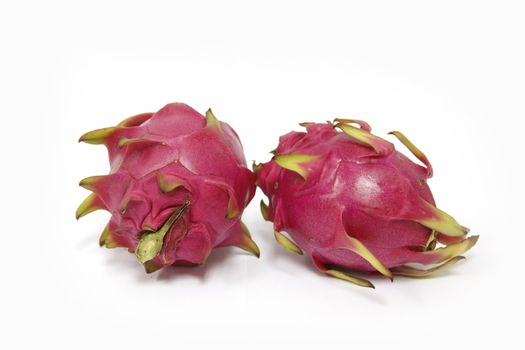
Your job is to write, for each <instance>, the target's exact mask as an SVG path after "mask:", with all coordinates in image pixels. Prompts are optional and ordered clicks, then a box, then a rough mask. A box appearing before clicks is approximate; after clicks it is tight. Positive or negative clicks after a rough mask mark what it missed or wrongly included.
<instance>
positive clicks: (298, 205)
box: [254, 119, 478, 288]
mask: <svg viewBox="0 0 525 350" xmlns="http://www.w3.org/2000/svg"><path fill="white" fill-rule="evenodd" d="M301 125H302V126H305V127H306V131H307V132H306V133H305V132H291V133H288V134H286V135H284V136H282V137H281V138H280V140H279V146H278V147H277V149H276V150H275V151H273V152H272V153H274V157H273V158H272V160H271V161H270V162H268V163H266V164H262V165H254V170H255V172H256V175H257V183H258V186H259V187H260V188H261V189H262V190H263V192H264V193H265V194H266V196H268V198H269V205H268V206H267V205H266V204H265V203H264V201H261V211H262V214H263V217H264V218H265V219H266V220H269V221H273V225H274V230H275V238H276V240H277V242H278V243H279V244H280V245H281V246H283V247H284V248H285V249H287V250H289V251H290V252H293V253H297V254H302V253H303V251H304V252H305V253H306V254H308V256H310V258H311V259H312V261H313V263H314V265H315V266H316V267H317V269H319V270H320V271H321V272H324V273H326V274H328V275H331V276H333V277H337V278H340V279H343V280H346V281H348V282H352V283H355V284H357V285H360V286H365V287H372V288H373V284H372V283H371V282H370V281H368V280H366V279H363V278H361V277H358V276H354V275H352V274H350V273H349V272H348V270H354V271H360V272H364V273H372V272H379V273H381V274H383V275H385V276H387V277H388V278H390V279H392V278H393V275H404V276H410V277H423V276H428V275H429V274H431V273H434V272H437V271H440V270H442V269H444V268H446V267H449V266H451V265H453V264H454V263H456V262H457V261H459V260H461V259H463V257H462V256H460V255H461V254H463V253H464V252H466V251H467V250H469V249H470V248H471V247H472V246H473V245H474V244H476V241H477V239H478V237H477V236H472V237H469V238H466V235H467V233H468V231H469V230H468V229H467V228H465V227H463V226H461V225H460V224H458V222H457V221H456V220H455V219H454V218H452V217H451V216H450V215H448V214H447V213H445V212H443V211H442V210H440V209H438V208H436V206H435V201H434V198H433V196H432V193H431V192H430V189H429V187H428V185H427V179H428V178H430V177H431V176H432V167H431V165H430V162H429V161H428V159H427V157H426V156H425V155H424V154H423V153H422V152H421V151H420V150H419V149H418V148H417V147H416V146H414V144H412V143H411V142H410V141H409V140H408V139H407V138H406V137H405V136H404V135H403V134H402V133H400V132H397V131H395V132H392V133H391V134H393V135H394V136H396V137H397V138H398V139H399V140H400V141H401V142H402V143H403V144H404V145H405V146H406V147H407V148H408V149H409V150H410V151H411V152H412V153H413V154H414V155H415V156H416V157H417V158H418V159H419V160H420V161H421V162H422V163H424V165H425V167H422V166H420V165H417V164H414V163H413V162H412V161H410V160H409V159H408V158H407V157H405V156H404V155H403V154H401V153H400V152H398V151H396V150H395V148H394V145H393V144H392V143H390V142H388V141H386V140H384V139H382V138H379V137H377V136H374V135H373V134H372V133H371V128H370V126H369V125H368V124H367V123H365V122H364V121H360V120H349V119H336V120H335V121H334V122H333V123H330V122H328V123H325V124H316V123H303V124H301ZM337 129H340V130H341V131H342V132H340V131H338V130H337ZM282 231H286V232H287V233H288V235H289V237H287V236H285V235H284V234H283V233H282ZM437 243H441V244H443V245H444V246H443V247H439V248H438V247H437ZM408 263H419V264H423V265H437V264H441V265H438V266H436V267H433V268H430V269H426V270H425V269H423V270H421V269H417V268H415V267H413V266H408V265H406V264H408Z"/></svg>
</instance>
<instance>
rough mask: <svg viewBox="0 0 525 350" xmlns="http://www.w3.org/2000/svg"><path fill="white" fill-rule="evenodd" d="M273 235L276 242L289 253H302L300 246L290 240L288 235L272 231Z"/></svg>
mask: <svg viewBox="0 0 525 350" xmlns="http://www.w3.org/2000/svg"><path fill="white" fill-rule="evenodd" d="M274 236H275V240H276V241H277V243H279V245H280V246H281V247H283V248H284V249H286V250H287V251H289V252H290V253H294V254H299V255H303V251H302V250H301V248H299V246H298V245H297V244H295V243H294V242H292V240H291V239H289V238H288V237H286V236H284V235H283V234H282V233H281V232H279V231H274Z"/></svg>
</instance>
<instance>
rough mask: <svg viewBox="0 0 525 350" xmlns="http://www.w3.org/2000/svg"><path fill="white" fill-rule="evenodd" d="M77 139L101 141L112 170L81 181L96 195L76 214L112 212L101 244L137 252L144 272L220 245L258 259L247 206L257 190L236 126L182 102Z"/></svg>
mask: <svg viewBox="0 0 525 350" xmlns="http://www.w3.org/2000/svg"><path fill="white" fill-rule="evenodd" d="M79 141H83V142H86V143H90V144H104V145H105V146H106V147H107V149H108V153H109V163H110V169H111V170H110V174H109V175H104V176H94V177H89V178H86V179H84V180H82V181H81V182H80V186H82V187H84V188H86V189H88V190H90V191H92V192H93V193H92V194H91V195H90V196H88V198H86V200H84V202H83V203H82V204H81V205H80V207H79V208H78V209H77V218H79V217H81V216H84V215H86V214H88V213H90V212H92V211H94V210H97V209H105V210H107V211H109V212H110V213H111V219H110V221H109V223H108V225H107V226H106V228H105V229H104V232H103V233H102V235H101V237H100V245H101V246H102V245H105V246H106V247H108V248H114V247H124V248H127V249H128V250H129V251H130V252H135V254H136V255H137V258H138V260H139V261H140V262H141V263H143V264H144V266H145V268H146V271H147V272H152V271H156V270H158V269H160V268H162V267H164V266H167V265H199V264H202V263H204V262H205V261H206V259H207V257H208V256H209V254H210V253H211V250H212V249H213V248H215V247H225V246H237V247H240V248H241V249H244V250H247V251H249V252H251V253H253V254H254V255H256V256H259V249H258V247H257V245H256V244H255V243H254V242H253V240H252V239H251V237H250V234H249V232H248V230H247V228H246V226H245V225H244V224H243V223H242V222H241V215H242V212H243V210H244V208H245V207H246V206H247V205H248V203H249V202H250V201H251V199H252V198H253V195H254V193H255V176H254V174H253V173H252V172H251V171H250V170H249V169H248V168H247V166H246V160H245V158H244V153H243V149H242V145H241V142H240V140H239V137H238V136H237V134H236V133H235V131H234V130H233V129H232V128H231V127H230V126H229V125H228V124H226V123H224V122H220V121H218V120H217V119H216V118H215V116H214V115H213V113H212V111H211V110H208V111H207V112H206V117H204V116H202V115H201V114H199V113H198V112H197V111H195V110H194V109H192V108H191V107H189V106H187V105H185V104H182V103H172V104H168V105H166V106H165V107H164V108H162V109H161V110H159V111H158V112H157V113H143V114H139V115H136V116H133V117H130V118H128V119H126V120H124V121H122V122H121V123H119V124H118V125H117V126H116V127H111V128H104V129H98V130H94V131H91V132H88V133H86V134H84V135H82V136H81V137H80V140H79Z"/></svg>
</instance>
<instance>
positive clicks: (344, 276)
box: [312, 256, 375, 289]
mask: <svg viewBox="0 0 525 350" xmlns="http://www.w3.org/2000/svg"><path fill="white" fill-rule="evenodd" d="M312 261H313V263H314V266H315V267H317V269H318V270H319V271H320V272H322V273H326V274H327V275H329V276H332V277H335V278H338V279H341V280H343V281H346V282H350V283H352V284H355V285H358V286H360V287H366V288H372V289H374V288H375V287H374V285H373V284H372V282H370V281H369V280H366V279H364V278H360V277H357V276H353V275H351V274H349V273H345V272H342V271H339V270H336V269H331V268H328V267H326V265H325V264H323V263H322V262H321V261H320V260H319V259H317V258H316V257H315V256H312Z"/></svg>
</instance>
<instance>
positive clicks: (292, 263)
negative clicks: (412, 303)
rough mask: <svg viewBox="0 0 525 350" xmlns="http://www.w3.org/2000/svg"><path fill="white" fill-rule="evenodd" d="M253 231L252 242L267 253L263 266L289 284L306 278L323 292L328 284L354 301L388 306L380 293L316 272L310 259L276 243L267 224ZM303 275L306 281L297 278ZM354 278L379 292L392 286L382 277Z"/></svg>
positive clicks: (254, 228)
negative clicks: (281, 276) (355, 298)
mask: <svg viewBox="0 0 525 350" xmlns="http://www.w3.org/2000/svg"><path fill="white" fill-rule="evenodd" d="M251 228H252V233H254V235H253V238H254V239H255V240H256V241H257V243H258V244H260V245H261V247H262V248H264V250H263V249H261V251H262V252H261V254H262V257H263V258H264V260H266V261H264V262H263V263H264V264H265V265H267V266H268V267H269V268H270V269H272V270H274V271H276V273H280V274H285V275H287V276H288V277H289V279H290V280H296V282H297V283H301V281H302V280H303V278H309V279H314V280H316V283H319V284H320V288H325V287H326V285H327V284H329V285H330V288H340V290H344V291H345V292H348V293H351V294H352V296H353V297H358V296H360V297H362V298H364V299H367V300H368V301H370V302H372V303H375V304H379V305H382V306H385V305H388V302H387V300H386V299H385V297H384V296H383V295H380V294H379V293H377V291H374V290H371V289H370V288H363V287H359V286H356V285H352V284H351V283H348V282H345V281H343V280H338V279H336V278H333V277H330V276H327V275H325V274H323V273H321V272H319V271H318V270H317V269H316V268H315V266H314V265H313V263H312V261H311V260H310V258H309V257H308V256H306V255H297V254H292V253H290V252H288V251H286V250H285V249H284V248H282V247H280V246H279V244H277V242H275V238H274V235H273V231H271V230H269V229H268V226H267V225H266V224H265V223H262V224H256V225H253V226H252V227H251ZM298 271H299V273H298ZM299 274H300V275H299ZM303 274H304V277H298V276H303ZM355 274H356V275H358V276H360V277H363V278H366V279H369V280H370V281H371V282H372V283H373V284H374V285H376V288H384V287H388V285H389V284H390V280H388V279H383V278H382V277H381V276H375V275H367V274H360V273H355Z"/></svg>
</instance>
